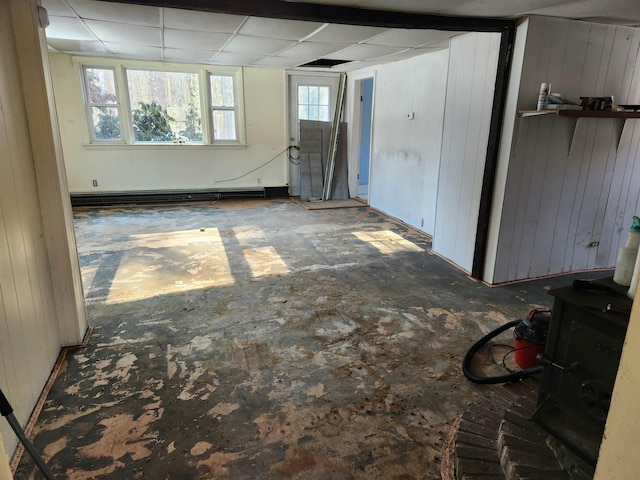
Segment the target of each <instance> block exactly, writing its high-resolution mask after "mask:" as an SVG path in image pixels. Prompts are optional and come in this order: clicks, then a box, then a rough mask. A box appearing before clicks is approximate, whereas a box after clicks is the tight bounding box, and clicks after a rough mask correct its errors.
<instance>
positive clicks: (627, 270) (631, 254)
mask: <svg viewBox="0 0 640 480" xmlns="http://www.w3.org/2000/svg"><path fill="white" fill-rule="evenodd" d="M639 245H640V218H638V217H636V216H634V217H633V223H632V224H631V228H630V229H629V234H628V235H627V241H626V242H625V244H624V247H622V248H621V249H620V251H619V252H618V261H617V262H616V270H615V272H614V274H613V281H614V282H616V283H617V284H618V285H624V286H629V285H631V280H632V279H633V271H634V267H635V265H636V258H637V256H638V246H639Z"/></svg>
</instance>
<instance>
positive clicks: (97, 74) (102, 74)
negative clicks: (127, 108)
mask: <svg viewBox="0 0 640 480" xmlns="http://www.w3.org/2000/svg"><path fill="white" fill-rule="evenodd" d="M84 73H85V79H86V83H87V97H88V99H89V102H90V103H114V104H115V103H118V98H117V96H116V81H115V72H114V71H113V70H110V69H106V68H86V69H85V71H84Z"/></svg>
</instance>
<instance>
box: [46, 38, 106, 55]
mask: <svg viewBox="0 0 640 480" xmlns="http://www.w3.org/2000/svg"><path fill="white" fill-rule="evenodd" d="M49 45H50V46H52V47H53V48H55V49H56V50H59V51H61V52H67V53H70V52H74V53H78V52H82V53H87V54H95V53H109V52H108V51H107V50H106V49H105V48H104V45H103V44H102V43H101V42H98V41H91V40H66V39H64V40H63V39H56V38H52V39H51V40H49Z"/></svg>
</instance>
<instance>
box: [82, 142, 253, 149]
mask: <svg viewBox="0 0 640 480" xmlns="http://www.w3.org/2000/svg"><path fill="white" fill-rule="evenodd" d="M247 146H248V145H247V144H246V143H211V144H204V143H193V144H192V143H134V144H130V143H85V144H83V145H82V147H83V148H85V149H86V150H111V149H117V150H123V149H126V150H129V149H133V150H158V149H161V150H164V149H167V150H185V149H186V150H211V149H213V150H244V149H245V148H247Z"/></svg>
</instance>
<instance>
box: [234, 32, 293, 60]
mask: <svg viewBox="0 0 640 480" xmlns="http://www.w3.org/2000/svg"><path fill="white" fill-rule="evenodd" d="M294 44H295V42H292V41H290V40H276V39H272V38H257V37H247V36H244V35H237V36H235V37H234V38H232V39H231V41H230V42H229V43H228V44H227V45H226V46H225V47H224V51H225V52H229V53H241V54H245V55H275V54H276V53H278V52H281V51H282V50H285V49H286V48H289V47H290V46H292V45H294Z"/></svg>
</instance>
